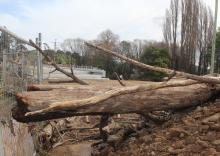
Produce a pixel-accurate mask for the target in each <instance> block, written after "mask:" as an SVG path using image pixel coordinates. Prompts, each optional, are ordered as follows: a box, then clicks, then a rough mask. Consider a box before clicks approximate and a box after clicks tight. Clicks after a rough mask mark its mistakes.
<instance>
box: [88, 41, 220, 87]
mask: <svg viewBox="0 0 220 156" xmlns="http://www.w3.org/2000/svg"><path fill="white" fill-rule="evenodd" d="M85 44H86V45H88V46H90V47H93V48H95V49H98V50H99V52H102V53H106V54H108V55H112V56H115V57H118V58H120V59H122V60H125V61H127V62H129V63H131V64H133V65H135V66H137V67H140V68H143V69H146V70H152V71H156V72H160V73H165V74H167V75H173V73H175V75H176V76H183V77H185V78H188V79H192V80H196V81H199V82H203V83H211V84H220V79H219V78H214V77H208V76H198V75H194V74H189V73H184V72H180V71H174V70H171V69H167V68H161V67H155V66H151V65H147V64H144V63H141V62H138V61H136V60H133V59H131V58H128V57H126V56H124V55H121V54H119V53H117V52H113V51H111V50H108V49H105V48H103V47H100V46H96V45H94V44H91V43H88V42H85Z"/></svg>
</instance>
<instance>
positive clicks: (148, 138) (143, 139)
mask: <svg viewBox="0 0 220 156" xmlns="http://www.w3.org/2000/svg"><path fill="white" fill-rule="evenodd" d="M140 141H141V142H143V143H145V144H150V143H151V142H152V141H153V139H152V137H151V136H150V135H145V136H143V137H141V138H140Z"/></svg>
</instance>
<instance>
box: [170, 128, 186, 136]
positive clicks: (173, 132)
mask: <svg viewBox="0 0 220 156" xmlns="http://www.w3.org/2000/svg"><path fill="white" fill-rule="evenodd" d="M187 135H189V133H188V132H187V131H186V130H184V129H183V128H170V129H169V136H170V138H176V137H184V136H187Z"/></svg>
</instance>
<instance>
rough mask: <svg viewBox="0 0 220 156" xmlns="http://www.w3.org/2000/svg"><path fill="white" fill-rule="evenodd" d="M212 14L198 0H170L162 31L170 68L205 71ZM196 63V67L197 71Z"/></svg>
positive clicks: (200, 72)
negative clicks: (167, 50)
mask: <svg viewBox="0 0 220 156" xmlns="http://www.w3.org/2000/svg"><path fill="white" fill-rule="evenodd" d="M212 23H213V17H212V14H211V11H210V9H209V8H207V7H206V6H205V5H204V4H203V3H202V1H200V0H181V3H180V0H171V4H170V8H169V9H168V10H167V11H166V16H165V21H164V26H163V34H164V40H165V42H166V44H167V47H168V49H169V52H170V54H171V58H172V68H174V69H178V70H184V71H186V72H190V73H196V72H198V73H199V74H205V73H206V72H207V67H208V61H207V60H208V59H207V57H208V55H207V53H208V47H209V44H210V41H211V37H212V33H211V29H212ZM197 66H199V67H198V70H197Z"/></svg>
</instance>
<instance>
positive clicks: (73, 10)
mask: <svg viewBox="0 0 220 156" xmlns="http://www.w3.org/2000/svg"><path fill="white" fill-rule="evenodd" d="M214 1H215V0H204V2H205V3H206V4H207V5H208V6H210V7H211V8H213V7H214ZM169 3H170V0H153V1H152V0H0V25H1V26H6V27H7V28H8V29H10V30H12V31H13V32H15V33H17V34H18V35H20V36H22V37H24V38H27V39H28V38H32V39H34V37H35V36H36V35H37V33H38V32H42V33H43V39H44V41H45V42H48V43H49V44H50V43H52V42H53V41H54V40H55V39H57V40H58V41H59V42H62V40H63V39H66V38H77V37H81V38H84V39H95V38H96V37H97V35H98V34H99V33H100V32H101V31H103V30H105V29H108V28H109V29H111V30H112V31H113V32H115V33H116V34H118V35H120V38H121V40H133V39H136V38H140V39H148V40H162V21H163V17H164V14H165V9H166V8H168V7H169ZM219 12H220V11H219ZM219 17H220V14H219ZM218 26H220V20H219V21H218Z"/></svg>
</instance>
